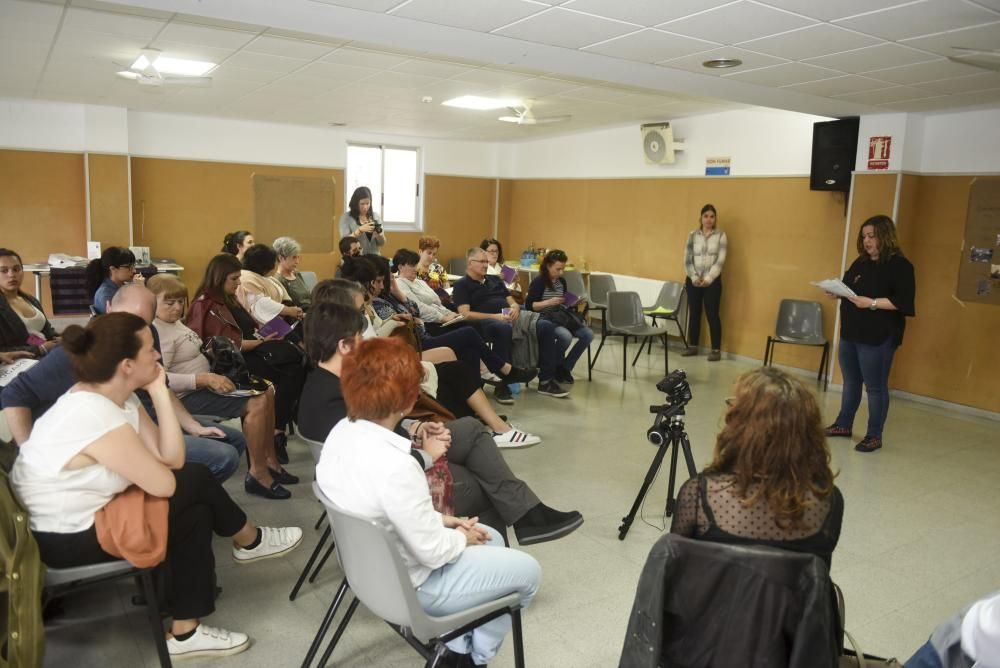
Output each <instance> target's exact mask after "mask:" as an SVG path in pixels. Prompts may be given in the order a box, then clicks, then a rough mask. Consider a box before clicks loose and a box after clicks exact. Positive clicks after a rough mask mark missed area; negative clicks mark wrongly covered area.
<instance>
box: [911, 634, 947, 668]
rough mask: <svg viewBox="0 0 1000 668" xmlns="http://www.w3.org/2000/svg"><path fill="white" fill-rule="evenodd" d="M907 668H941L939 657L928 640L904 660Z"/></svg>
mask: <svg viewBox="0 0 1000 668" xmlns="http://www.w3.org/2000/svg"><path fill="white" fill-rule="evenodd" d="M906 667H907V668H942V667H941V658H940V657H939V656H938V653H937V652H936V651H934V646H933V645H931V641H930V640H928V641H927V642H925V643H924V644H923V645H921V646H920V649H918V650H917V651H916V653H915V654H914V655H913V656H911V657H910V658H909V659H907V661H906Z"/></svg>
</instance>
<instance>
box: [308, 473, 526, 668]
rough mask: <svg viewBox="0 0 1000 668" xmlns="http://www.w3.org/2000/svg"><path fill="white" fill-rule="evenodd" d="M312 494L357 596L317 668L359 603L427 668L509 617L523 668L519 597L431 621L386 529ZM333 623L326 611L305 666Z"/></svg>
mask: <svg viewBox="0 0 1000 668" xmlns="http://www.w3.org/2000/svg"><path fill="white" fill-rule="evenodd" d="M313 490H314V491H315V493H316V496H317V498H319V500H320V501H321V502H322V503H323V505H324V506H325V507H326V510H327V514H328V516H329V518H330V524H331V525H333V530H334V532H335V533H336V534H337V540H338V541H339V543H340V547H339V549H338V550H337V558H338V559H339V560H340V565H341V567H342V568H343V569H344V574H345V575H346V582H347V583H348V585H349V587H350V589H351V591H352V592H354V595H355V596H356V599H355V600H354V601H352V602H351V605H350V607H349V608H348V610H347V612H346V613H345V616H344V619H343V620H341V623H340V626H339V627H338V628H337V631H336V633H335V634H334V637H333V639H332V640H331V642H330V645H329V647H327V649H326V651H325V652H324V654H323V656H322V657H321V658H320V664H319V665H321V666H325V665H326V663H327V661H328V660H329V658H330V656H331V654H332V653H333V650H334V648H335V646H336V643H337V641H338V640H339V639H340V635H341V634H342V632H343V628H344V627H345V626H346V624H347V623H348V622H349V621H350V618H351V615H353V614H354V610H355V609H356V608H357V605H358V601H361V602H362V603H364V604H365V607H366V608H368V609H369V610H370V611H371V612H372V613H374V614H375V615H377V616H379V617H381V618H382V619H384V620H385V621H386V622H388V623H389V624H390V625H392V627H393V628H394V629H395V630H396V631H397V632H398V633H400V634H401V635H402V636H403V637H404V638H405V639H406V640H407V642H409V643H410V644H411V645H412V646H413V647H414V649H416V650H417V651H418V652H420V654H421V655H422V656H423V657H424V659H425V660H426V661H427V663H426V665H427V666H437V665H438V663H439V661H440V660H441V657H442V656H443V655H444V653H445V643H447V642H449V641H451V640H453V639H455V638H458V637H459V636H462V635H464V634H465V633H468V632H469V631H470V630H472V629H474V628H476V627H478V626H480V625H482V624H485V623H486V622H488V621H491V620H493V619H496V618H497V617H500V616H502V615H507V614H509V615H511V617H512V619H513V631H514V634H513V635H514V663H515V665H516V666H518V668H523V666H524V645H523V643H522V639H521V616H520V597H519V596H518V594H516V593H513V594H508V595H506V596H503V597H501V598H498V599H495V600H493V601H489V602H487V603H483V604H481V605H477V606H473V607H471V608H469V609H467V610H464V611H462V612H458V613H454V614H451V615H444V616H440V617H432V616H431V615H429V614H427V613H426V612H425V611H424V609H423V607H422V606H421V605H420V602H419V601H418V600H417V595H416V590H415V589H414V588H413V584H412V583H411V581H410V576H409V573H408V572H407V569H406V566H405V565H404V564H403V559H402V556H401V555H400V554H399V551H398V550H397V549H396V547H395V546H394V545H393V541H392V539H391V538H390V536H389V531H388V529H387V528H385V527H384V526H382V525H380V524H379V523H378V522H375V521H373V520H367V519H364V518H361V517H358V516H356V515H353V514H351V513H348V512H346V511H344V510H342V509H340V508H338V507H337V506H336V505H334V503H333V502H332V501H330V499H328V498H327V497H326V495H325V494H323V492H322V490H320V488H319V486H318V485H316V484H315V483H314V484H313ZM341 587H342V588H343V587H344V585H341ZM342 598H343V594H342V593H341V592H340V591H338V593H337V596H336V597H335V598H334V602H333V604H332V605H331V610H333V611H334V614H335V606H337V605H339V603H340V601H341V600H342ZM332 619H333V615H332V614H331V613H330V611H328V612H327V615H326V616H325V617H324V619H323V623H322V624H321V625H320V629H319V632H318V633H317V635H316V638H315V639H314V640H313V643H312V646H311V647H310V654H308V655H307V656H306V660H305V661H304V662H303V664H302V665H303V666H308V665H309V663H310V662H311V661H312V658H313V656H314V655H315V650H316V649H318V647H319V644H320V643H322V641H323V635H324V634H325V633H326V630H327V629H328V628H329V625H330V622H331V621H332ZM400 627H401V628H400Z"/></svg>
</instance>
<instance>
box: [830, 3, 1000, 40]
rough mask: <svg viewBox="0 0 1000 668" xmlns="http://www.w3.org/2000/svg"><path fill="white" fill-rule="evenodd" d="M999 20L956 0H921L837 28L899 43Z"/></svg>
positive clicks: (852, 20)
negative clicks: (911, 38)
mask: <svg viewBox="0 0 1000 668" xmlns="http://www.w3.org/2000/svg"><path fill="white" fill-rule="evenodd" d="M998 18H1000V17H998V16H997V15H996V14H995V13H994V12H991V11H989V10H988V9H983V8H982V7H977V6H975V5H971V4H968V3H963V2H955V0H920V1H919V2H914V3H912V4H909V5H903V6H901V7H893V8H892V9H884V10H882V11H878V12H872V13H871V14H864V15H862V16H855V17H854V18H849V19H844V20H842V21H838V22H837V25H842V26H845V27H847V28H853V29H854V30H860V31H861V32H864V33H868V34H869V35H875V36H876V37H882V38H884V39H888V40H893V41H896V40H900V39H905V38H907V37H920V36H921V35H927V34H930V33H939V32H943V31H945V30H957V29H959V28H969V27H971V26H974V25H977V24H980V23H990V22H992V21H996V20H997V19H998Z"/></svg>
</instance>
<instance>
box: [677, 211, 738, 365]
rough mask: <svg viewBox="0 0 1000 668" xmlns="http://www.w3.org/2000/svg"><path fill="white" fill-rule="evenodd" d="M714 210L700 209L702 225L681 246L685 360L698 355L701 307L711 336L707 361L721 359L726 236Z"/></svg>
mask: <svg viewBox="0 0 1000 668" xmlns="http://www.w3.org/2000/svg"><path fill="white" fill-rule="evenodd" d="M716 216H717V214H716V212H715V207H714V206H712V205H711V204H706V205H705V206H703V207H701V225H699V227H698V229H697V230H694V231H692V232H691V233H690V234H689V235H688V239H687V244H686V245H685V246H684V270H685V272H686V273H687V280H686V281H685V283H684V287H685V289H686V290H687V295H688V330H687V340H688V347H687V349H686V350H685V351H684V352H683V353H681V354H682V355H683V356H684V357H691V356H692V355H697V354H698V338H699V336H700V335H701V307H702V305H703V304H704V306H705V316H706V317H707V318H708V329H709V333H710V334H711V337H712V351H711V352H710V353H709V354H708V361H709V362H717V361H719V360H720V359H721V358H722V353H721V346H722V320H720V319H719V308H720V305H721V303H722V266H723V265H724V264H725V263H726V245H727V240H726V233H725V232H723V231H722V230H720V229H719V228H718V226H717V219H716Z"/></svg>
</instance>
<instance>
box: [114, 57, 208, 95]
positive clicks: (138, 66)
mask: <svg viewBox="0 0 1000 668" xmlns="http://www.w3.org/2000/svg"><path fill="white" fill-rule="evenodd" d="M115 65H118V66H119V67H126V66H125V65H122V64H121V63H115ZM213 67H215V63H206V62H201V61H192V60H180V59H178V58H167V57H165V56H163V55H162V52H161V51H160V50H159V49H152V48H146V49H143V50H142V51H140V52H139V56H138V57H137V58H136V59H135V61H133V63H132V64H131V65H128V66H127V69H122V70H119V71H118V72H116V74H117V75H118V76H119V77H121V78H122V79H128V80H129V81H134V82H136V83H137V84H139V85H140V86H153V87H157V86H164V85H181V86H201V87H206V86H211V85H212V78H211V77H207V76H202V74H204V73H205V72H207V71H209V70H211V69H212V68H213Z"/></svg>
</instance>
